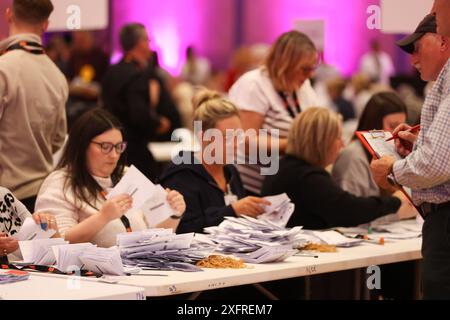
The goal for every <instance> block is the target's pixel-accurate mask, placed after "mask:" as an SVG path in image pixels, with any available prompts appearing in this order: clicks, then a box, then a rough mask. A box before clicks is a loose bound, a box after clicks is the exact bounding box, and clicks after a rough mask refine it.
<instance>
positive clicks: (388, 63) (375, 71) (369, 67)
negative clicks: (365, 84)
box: [360, 40, 395, 85]
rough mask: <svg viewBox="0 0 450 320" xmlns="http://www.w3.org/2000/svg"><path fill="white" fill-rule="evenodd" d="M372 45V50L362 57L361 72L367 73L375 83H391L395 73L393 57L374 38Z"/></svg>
mask: <svg viewBox="0 0 450 320" xmlns="http://www.w3.org/2000/svg"><path fill="white" fill-rule="evenodd" d="M370 47H371V51H370V52H368V53H366V54H365V55H363V56H362V58H361V62H360V72H361V73H364V74H365V75H367V76H368V77H369V78H370V79H371V80H372V82H374V83H382V84H384V85H390V78H391V77H392V76H393V75H394V73H395V68H394V63H393V62H392V59H391V57H390V56H389V55H388V54H387V53H386V52H384V51H382V50H381V46H380V43H379V42H378V41H377V40H373V41H372V42H371V43H370Z"/></svg>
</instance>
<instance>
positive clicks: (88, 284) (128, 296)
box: [0, 274, 145, 300]
mask: <svg viewBox="0 0 450 320" xmlns="http://www.w3.org/2000/svg"><path fill="white" fill-rule="evenodd" d="M0 299H3V300H143V299H145V295H144V289H143V288H140V287H139V286H125V285H117V284H108V283H101V282H97V281H95V282H94V281H83V280H81V281H79V279H74V278H71V277H52V276H46V275H43V274H31V275H30V278H29V279H28V280H25V281H20V282H16V283H10V284H2V285H0Z"/></svg>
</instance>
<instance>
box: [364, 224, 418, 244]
mask: <svg viewBox="0 0 450 320" xmlns="http://www.w3.org/2000/svg"><path fill="white" fill-rule="evenodd" d="M372 235H374V236H376V237H383V238H384V239H387V240H405V239H414V238H419V237H421V236H422V225H421V224H418V223H417V222H416V220H409V221H398V222H393V223H389V224H380V225H374V226H372Z"/></svg>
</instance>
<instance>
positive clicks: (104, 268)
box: [79, 247, 124, 276]
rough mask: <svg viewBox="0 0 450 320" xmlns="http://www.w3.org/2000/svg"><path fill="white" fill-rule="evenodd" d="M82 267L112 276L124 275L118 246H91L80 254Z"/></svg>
mask: <svg viewBox="0 0 450 320" xmlns="http://www.w3.org/2000/svg"><path fill="white" fill-rule="evenodd" d="M79 259H80V261H81V262H82V263H83V265H82V269H84V270H89V271H92V272H97V273H100V274H105V275H111V276H122V275H124V268H123V264H122V258H121V257H120V251H119V249H118V248H98V247H89V248H87V249H86V250H85V251H83V253H82V254H81V255H80V256H79Z"/></svg>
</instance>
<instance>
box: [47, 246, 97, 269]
mask: <svg viewBox="0 0 450 320" xmlns="http://www.w3.org/2000/svg"><path fill="white" fill-rule="evenodd" d="M93 247H95V246H94V245H93V244H92V243H78V244H65V245H59V246H53V247H52V250H53V253H54V255H55V258H56V265H55V266H56V268H57V269H58V270H60V271H62V272H74V271H77V270H81V268H82V267H83V262H81V260H80V256H81V255H82V254H83V253H84V251H86V250H87V249H89V248H93ZM90 271H94V270H90Z"/></svg>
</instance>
